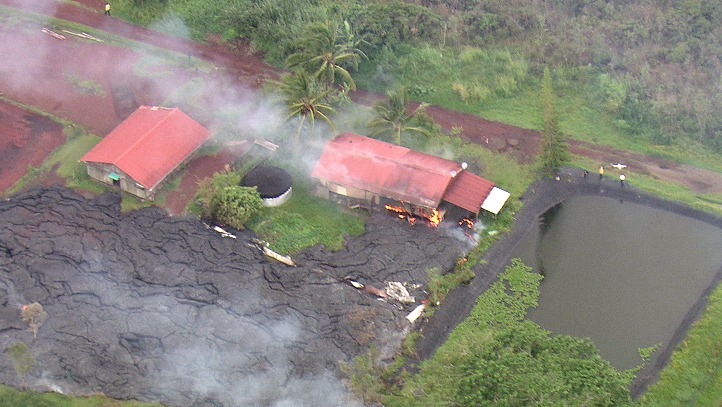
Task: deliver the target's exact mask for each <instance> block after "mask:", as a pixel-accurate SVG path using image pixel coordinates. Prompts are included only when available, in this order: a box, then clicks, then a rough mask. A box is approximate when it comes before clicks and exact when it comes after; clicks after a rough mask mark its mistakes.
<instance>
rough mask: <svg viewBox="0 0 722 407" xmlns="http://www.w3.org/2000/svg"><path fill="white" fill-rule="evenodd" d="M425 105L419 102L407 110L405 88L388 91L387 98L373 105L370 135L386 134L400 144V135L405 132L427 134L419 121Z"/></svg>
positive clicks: (407, 102) (407, 103) (407, 100)
mask: <svg viewBox="0 0 722 407" xmlns="http://www.w3.org/2000/svg"><path fill="white" fill-rule="evenodd" d="M427 106H428V104H426V103H421V104H419V106H418V107H416V108H415V109H413V110H409V99H408V92H407V91H406V89H399V90H396V91H393V92H389V93H388V100H385V101H380V102H378V103H376V104H375V105H374V106H373V109H374V111H375V112H376V117H375V118H374V119H373V120H372V121H371V122H370V123H369V127H371V128H373V132H372V133H371V136H372V137H377V136H381V137H383V136H388V137H390V138H391V140H393V142H395V143H396V144H398V145H401V136H402V135H403V134H406V133H416V134H419V135H423V136H428V135H429V131H428V130H427V129H425V128H424V127H422V126H421V123H420V122H419V119H420V117H421V114H422V113H423V112H424V110H426V107H427Z"/></svg>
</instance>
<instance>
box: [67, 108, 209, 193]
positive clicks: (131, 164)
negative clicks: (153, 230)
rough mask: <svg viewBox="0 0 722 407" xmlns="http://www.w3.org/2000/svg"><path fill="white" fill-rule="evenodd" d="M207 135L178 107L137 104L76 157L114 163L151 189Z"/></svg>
mask: <svg viewBox="0 0 722 407" xmlns="http://www.w3.org/2000/svg"><path fill="white" fill-rule="evenodd" d="M209 136H210V132H209V131H208V130H207V129H206V128H205V127H203V126H201V125H200V124H199V123H198V122H196V121H195V120H193V119H191V118H190V117H188V115H186V114H185V113H183V112H181V111H180V109H178V108H175V109H170V108H164V107H150V106H141V107H139V108H138V109H137V110H136V111H135V112H133V114H131V115H130V116H129V117H128V118H127V119H126V120H125V121H123V122H122V123H120V124H119V125H118V127H116V128H115V129H113V131H111V132H110V133H109V134H108V135H107V136H105V138H104V139H103V140H101V141H100V143H98V144H97V145H96V146H95V147H93V148H92V149H91V150H90V151H88V152H87V153H86V154H85V155H84V156H83V157H82V158H81V159H80V160H81V161H85V162H88V161H91V162H100V163H108V164H115V165H116V166H117V167H118V168H119V169H120V170H122V171H123V172H125V173H126V174H128V176H130V177H131V178H133V179H134V180H135V181H136V182H138V183H139V184H141V185H143V186H144V187H145V188H146V189H152V188H153V187H155V186H156V185H158V183H160V182H161V181H162V180H163V178H165V177H166V176H167V175H168V174H170V172H171V171H173V170H174V169H175V168H176V167H177V166H178V165H179V164H180V163H182V162H183V160H185V159H186V158H187V157H188V156H189V155H191V154H192V153H193V152H194V151H195V150H196V149H197V148H198V147H199V146H200V145H201V144H203V142H204V141H206V140H207V139H208V137H209Z"/></svg>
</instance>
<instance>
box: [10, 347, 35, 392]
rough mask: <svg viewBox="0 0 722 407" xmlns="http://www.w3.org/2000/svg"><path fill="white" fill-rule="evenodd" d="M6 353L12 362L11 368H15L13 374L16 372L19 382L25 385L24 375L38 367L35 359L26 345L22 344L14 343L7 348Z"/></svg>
mask: <svg viewBox="0 0 722 407" xmlns="http://www.w3.org/2000/svg"><path fill="white" fill-rule="evenodd" d="M6 353H7V354H8V356H9V357H10V359H11V360H12V361H13V367H15V372H17V374H18V376H19V377H20V380H22V381H23V383H25V375H27V374H28V373H30V372H31V371H32V370H33V369H34V368H35V366H37V365H38V363H37V362H36V361H35V358H34V357H33V355H32V354H31V353H30V349H29V348H28V345H26V344H24V343H23V342H15V343H14V344H12V345H10V346H9V347H8V349H7V351H6Z"/></svg>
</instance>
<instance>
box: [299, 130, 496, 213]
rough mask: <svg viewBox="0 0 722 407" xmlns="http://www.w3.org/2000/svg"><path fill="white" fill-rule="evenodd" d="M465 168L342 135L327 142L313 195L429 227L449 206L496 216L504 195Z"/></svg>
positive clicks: (372, 140) (461, 165) (350, 135)
mask: <svg viewBox="0 0 722 407" xmlns="http://www.w3.org/2000/svg"><path fill="white" fill-rule="evenodd" d="M466 167H467V166H466V163H457V162H455V161H452V160H447V159H445V158H441V157H435V156H432V155H429V154H424V153H420V152H418V151H414V150H410V149H408V148H406V147H402V146H397V145H394V144H389V143H386V142H383V141H380V140H376V139H372V138H368V137H364V136H360V135H358V134H353V133H346V132H344V133H341V134H339V135H338V136H336V137H335V138H334V139H332V140H331V141H329V142H328V143H327V144H326V147H325V148H324V150H323V152H322V154H321V157H320V159H319V161H318V163H317V164H316V167H315V168H314V170H313V173H312V176H313V177H314V178H316V179H317V180H318V183H317V186H316V194H317V195H319V196H321V197H324V198H327V199H331V200H333V201H337V202H342V201H345V203H346V204H347V205H349V206H352V207H353V206H357V205H359V206H365V207H373V206H377V205H378V206H385V207H387V208H388V209H390V210H394V211H397V212H402V211H403V212H408V213H411V214H413V215H421V216H423V217H425V218H427V219H429V220H430V221H432V223H436V222H437V221H439V220H440V219H441V218H443V216H444V213H445V212H446V208H445V206H446V207H447V208H448V204H453V205H455V206H457V207H459V208H462V209H464V210H466V211H469V212H471V213H473V214H478V213H479V211H480V210H481V209H485V210H488V211H490V212H493V213H498V211H499V210H500V209H501V206H503V204H504V202H506V199H507V198H508V196H509V195H508V193H506V192H504V191H502V190H501V189H499V188H497V187H496V186H495V184H494V183H493V182H491V181H489V180H487V179H484V178H482V177H480V176H478V175H476V174H473V173H471V172H469V171H467V170H466ZM499 191H501V193H500V192H499ZM505 194H506V195H505ZM447 203H448V204H447Z"/></svg>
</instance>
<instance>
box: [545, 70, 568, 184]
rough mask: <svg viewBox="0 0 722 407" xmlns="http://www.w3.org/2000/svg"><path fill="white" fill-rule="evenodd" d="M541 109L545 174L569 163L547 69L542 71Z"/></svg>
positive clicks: (565, 142) (564, 138)
mask: <svg viewBox="0 0 722 407" xmlns="http://www.w3.org/2000/svg"><path fill="white" fill-rule="evenodd" d="M542 108H543V109H544V112H543V118H544V126H543V128H542V132H541V135H542V143H543V145H542V154H541V158H542V163H541V165H542V171H543V172H544V173H546V174H552V173H554V172H556V171H557V170H558V169H559V167H562V166H563V165H565V164H566V163H568V162H569V161H570V159H571V158H570V156H569V146H568V145H567V140H566V137H564V136H563V135H562V133H561V130H559V123H558V122H557V113H556V110H554V87H553V86H552V78H551V74H550V72H549V68H548V67H547V68H545V69H544V77H543V78H542Z"/></svg>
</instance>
